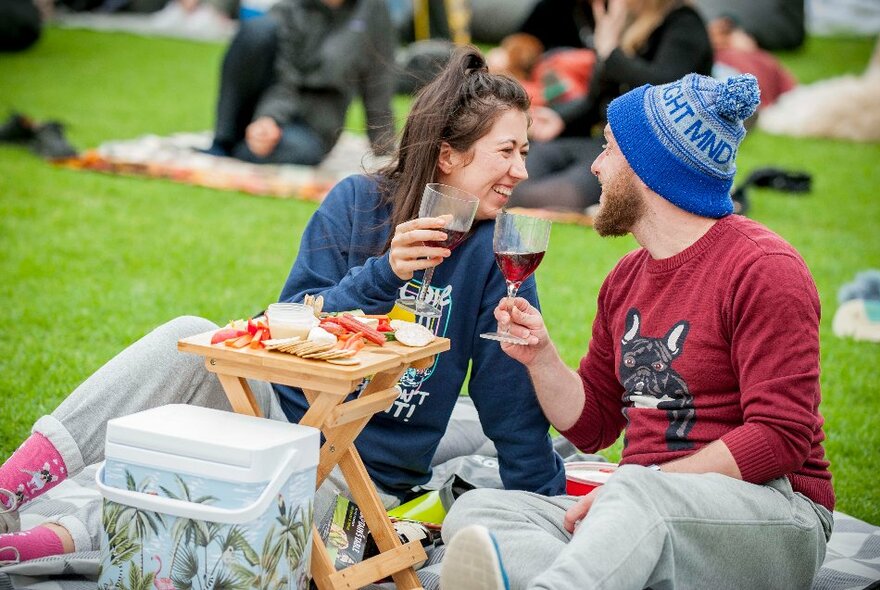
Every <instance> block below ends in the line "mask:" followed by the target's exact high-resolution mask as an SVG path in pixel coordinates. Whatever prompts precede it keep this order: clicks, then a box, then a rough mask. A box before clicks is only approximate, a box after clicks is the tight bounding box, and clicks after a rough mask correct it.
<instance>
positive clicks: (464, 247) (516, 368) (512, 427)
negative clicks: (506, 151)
mask: <svg viewBox="0 0 880 590" xmlns="http://www.w3.org/2000/svg"><path fill="white" fill-rule="evenodd" d="M390 213H391V209H390V206H388V205H385V204H383V203H382V202H381V200H380V198H379V193H378V190H377V185H376V181H375V179H373V178H370V177H366V176H350V177H348V178H346V179H345V180H343V181H342V182H340V183H339V184H338V185H336V186H335V187H334V188H333V190H332V191H331V192H330V193H329V194H328V195H327V198H326V199H325V200H324V202H323V203H322V204H321V206H320V207H319V208H318V210H317V211H316V212H315V214H314V215H313V216H312V219H311V220H310V221H309V223H308V226H307V227H306V229H305V232H304V233H303V236H302V241H301V244H300V248H299V254H298V255H297V258H296V262H295V263H294V265H293V268H292V269H291V271H290V276H289V277H288V278H287V282H286V284H285V285H284V289H283V290H282V292H281V297H280V300H281V301H302V299H303V297H304V296H305V295H306V294H307V293H310V294H313V295H318V294H320V295H323V296H324V310H325V311H342V310H347V309H362V310H364V311H365V312H366V313H368V314H384V313H388V312H390V311H391V310H392V308H393V307H394V302H395V300H396V299H397V298H398V297H400V296H401V295H404V294H406V295H415V293H416V291H417V290H418V286H419V283H420V279H421V275H422V273H421V272H419V273H416V276H415V277H414V278H413V280H412V281H403V280H401V279H400V278H398V277H397V276H396V275H395V274H394V272H393V271H392V270H391V265H390V264H389V261H388V253H387V252H386V253H384V254H381V255H377V253H379V252H381V251H382V248H383V246H384V244H385V241H386V239H387V237H388V233H389V231H391V228H390V227H389V224H388V218H389V216H390ZM493 228H494V222H491V221H489V222H480V223H476V224H475V226H474V228H473V229H472V232H471V235H470V236H469V237H468V238H467V239H466V240H465V241H464V242H463V243H462V244H461V245H460V246H459V247H458V248H456V249H455V250H453V252H452V255H451V256H450V257H449V258H447V259H446V260H444V261H443V263H442V264H440V265H439V266H437V267H436V269H435V271H434V277H433V279H432V281H431V289H430V290H431V293H430V295H429V298H430V299H431V300H432V302H433V303H434V304H435V305H438V304H439V306H440V307H441V308H442V312H443V313H442V315H441V316H440V317H439V318H430V319H428V318H424V319H423V320H422V322H423V323H425V325H427V326H428V327H429V328H431V329H432V330H433V331H434V332H435V333H436V334H437V335H439V336H443V337H446V338H449V339H450V340H451V341H452V348H451V350H449V351H447V352H444V353H442V354H439V355H437V357H436V360H435V362H434V364H433V365H432V366H431V367H429V368H428V369H426V370H421V371H419V370H416V369H409V370H408V371H407V372H406V373H405V374H404V376H403V377H402V378H401V381H400V386H401V388H402V390H403V393H402V394H401V395H400V396H399V397H398V399H397V400H396V401H395V402H394V404H392V406H391V408H390V409H389V410H388V411H386V412H383V413H380V414H377V415H375V416H374V417H373V418H372V419H371V420H370V422H369V423H368V424H367V426H366V427H365V428H364V430H363V432H362V433H361V434H360V436H358V438H357V440H356V441H355V446H356V447H357V450H358V452H359V453H360V455H361V458H362V459H363V460H364V463H365V465H366V467H367V471H368V472H369V473H370V476H371V477H372V478H373V480H374V481H375V482H376V483H377V484H379V486H381V488H383V489H384V490H386V491H388V492H390V493H392V494H396V495H397V496H399V497H401V498H403V497H404V496H405V495H406V493H407V492H408V491H409V490H411V489H412V488H413V487H415V486H418V485H421V484H424V483H426V482H427V481H428V480H429V479H430V476H431V458H432V457H433V455H434V451H435V450H436V449H437V445H438V443H439V442H440V438H441V437H442V436H443V434H444V433H445V431H446V426H447V424H448V422H449V418H450V415H451V414H452V409H453V407H454V406H455V402H456V400H457V398H458V396H459V392H460V391H461V388H462V385H463V383H464V380H465V378H466V377H467V374H468V366H469V364H471V363H472V364H473V366H472V368H471V373H470V379H469V381H468V392H469V394H470V396H471V398H472V399H473V402H474V405H475V407H476V409H477V411H478V412H479V416H480V422H481V424H482V427H483V431H484V432H485V433H486V435H487V436H488V437H489V438H490V439H492V441H493V442H494V443H495V447H496V448H497V450H498V461H499V466H500V471H501V479H502V481H503V482H504V486H505V488H507V489H514V490H528V491H532V492H537V493H541V494H546V495H557V494H561V493H563V491H564V488H565V474H564V471H563V466H562V460H561V459H560V458H559V456H558V455H557V454H556V453H555V452H554V451H553V448H552V445H551V441H550V437H549V435H548V429H549V424H548V423H547V420H546V419H545V418H544V415H543V413H542V412H541V409H540V407H539V405H538V402H537V399H536V397H535V391H534V389H533V387H532V384H531V381H530V380H529V377H528V374H527V372H526V370H525V368H524V367H523V366H522V365H521V364H520V363H518V362H516V361H514V360H513V359H511V358H510V357H508V356H507V355H506V354H504V353H503V352H502V351H501V347H500V345H499V343H497V342H493V341H491V340H485V339H482V338H480V337H479V334H480V333H481V332H487V331H492V330H495V328H496V321H495V318H494V316H493V310H494V309H495V307H496V305H497V304H498V301H499V300H500V299H501V298H502V297H503V296H504V295H505V293H506V288H505V283H504V278H503V277H502V275H501V272H500V271H499V270H498V268H497V267H496V266H495V261H494V256H493V253H492V232H493ZM520 295H521V296H522V297H525V298H526V299H528V300H529V301H530V302H531V303H532V304H533V305H537V302H538V301H537V300H538V297H537V289H536V286H535V282H534V279H533V278H530V279H529V280H528V281H526V282H525V283H524V284H523V286H522V288H521V289H520ZM274 387H275V390H276V392H277V393H278V394H279V396H280V400H281V405H282V407H283V408H284V412H285V414H286V415H287V417H288V419H289V420H290V421H292V422H298V421H299V420H300V419H301V418H302V416H303V415H304V414H305V412H306V409H307V408H308V405H307V403H306V400H305V398H304V396H303V394H302V392H301V391H300V390H298V389H295V388H291V387H288V386H285V385H279V384H275V385H274Z"/></svg>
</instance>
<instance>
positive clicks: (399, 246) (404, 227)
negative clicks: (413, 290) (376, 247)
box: [388, 215, 452, 281]
mask: <svg viewBox="0 0 880 590" xmlns="http://www.w3.org/2000/svg"><path fill="white" fill-rule="evenodd" d="M449 219H450V218H449V216H448V215H444V216H440V217H418V218H416V219H410V220H409V221H405V222H404V223H401V224H400V225H398V226H397V227H396V228H395V231H394V237H393V238H392V239H391V248H390V250H389V252H388V261H389V263H390V264H391V270H393V271H394V274H396V275H397V276H398V277H400V278H401V279H403V280H405V281H408V280H410V279H411V278H413V274H415V272H416V271H419V270H425V269H426V268H431V267H433V266H437V265H438V264H440V263H441V262H443V259H445V258H446V257H447V256H449V255H450V254H452V250H449V249H448V248H441V247H437V246H434V245H429V243H437V242H442V241H444V240H446V238H447V235H446V232H444V231H443V227H444V226H445V225H446V223H447V222H448V221H449Z"/></svg>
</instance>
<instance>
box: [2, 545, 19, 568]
mask: <svg viewBox="0 0 880 590" xmlns="http://www.w3.org/2000/svg"><path fill="white" fill-rule="evenodd" d="M4 556H11V557H4ZM18 563H21V554H20V553H19V552H18V549H16V548H15V547H0V567H3V566H5V565H16V564H18Z"/></svg>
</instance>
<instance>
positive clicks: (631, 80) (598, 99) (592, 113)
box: [511, 0, 712, 211]
mask: <svg viewBox="0 0 880 590" xmlns="http://www.w3.org/2000/svg"><path fill="white" fill-rule="evenodd" d="M593 16H594V18H595V21H596V26H595V31H594V37H593V45H594V48H595V50H596V58H597V62H596V65H595V67H594V70H593V76H592V79H591V80H590V90H589V93H588V95H587V96H586V97H584V98H582V99H576V100H573V101H571V102H568V103H564V104H561V105H557V106H554V108H553V109H550V108H547V107H536V108H535V109H533V113H532V117H533V122H532V128H531V137H532V139H534V140H535V141H536V143H535V144H533V145H532V153H531V156H530V157H529V176H530V179H529V180H528V181H526V182H523V183H522V184H521V185H519V186H518V187H517V190H516V191H514V194H513V199H512V203H511V204H513V205H518V206H523V207H548V208H555V209H568V210H577V211H583V210H584V209H585V208H587V207H589V206H590V205H593V204H595V203H598V202H599V193H600V187H599V183H598V181H597V180H596V178H595V177H594V176H593V175H592V174H591V173H590V163H591V162H592V161H593V160H595V159H596V157H597V156H598V155H599V153H600V152H601V151H602V143H603V140H602V138H601V137H600V136H601V132H600V133H599V134H598V135H599V136H597V137H592V135H593V130H594V129H596V128H599V129H601V126H602V125H603V124H604V120H605V109H606V108H607V107H608V103H609V102H611V101H612V100H613V99H614V98H616V97H618V96H620V95H621V94H624V93H625V92H628V91H629V90H631V89H633V88H636V87H638V86H641V85H642V84H663V83H666V82H672V81H673V80H677V79H678V78H681V77H682V76H683V75H685V74H688V73H690V72H696V73H698V74H705V75H708V74H710V73H711V71H712V46H711V44H710V43H709V36H708V33H707V31H706V26H705V24H704V23H703V20H702V19H701V18H700V16H699V14H697V12H696V11H694V9H693V8H691V6H690V5H689V3H688V2H687V1H686V0H609V1H608V3H607V8H606V6H605V0H594V1H593Z"/></svg>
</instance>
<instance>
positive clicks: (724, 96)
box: [715, 74, 761, 121]
mask: <svg viewBox="0 0 880 590" xmlns="http://www.w3.org/2000/svg"><path fill="white" fill-rule="evenodd" d="M760 103H761V90H760V89H759V88H758V80H757V79H756V78H755V77H754V76H753V75H751V74H742V75H739V76H731V77H730V78H728V79H727V81H726V83H724V84H719V86H718V102H717V103H716V105H715V106H716V110H717V111H718V114H719V115H721V116H722V117H724V118H725V119H729V120H730V121H737V120H739V121H742V120H745V119H748V118H749V117H751V116H752V113H754V112H755V109H757V108H758V105H759V104H760Z"/></svg>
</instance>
